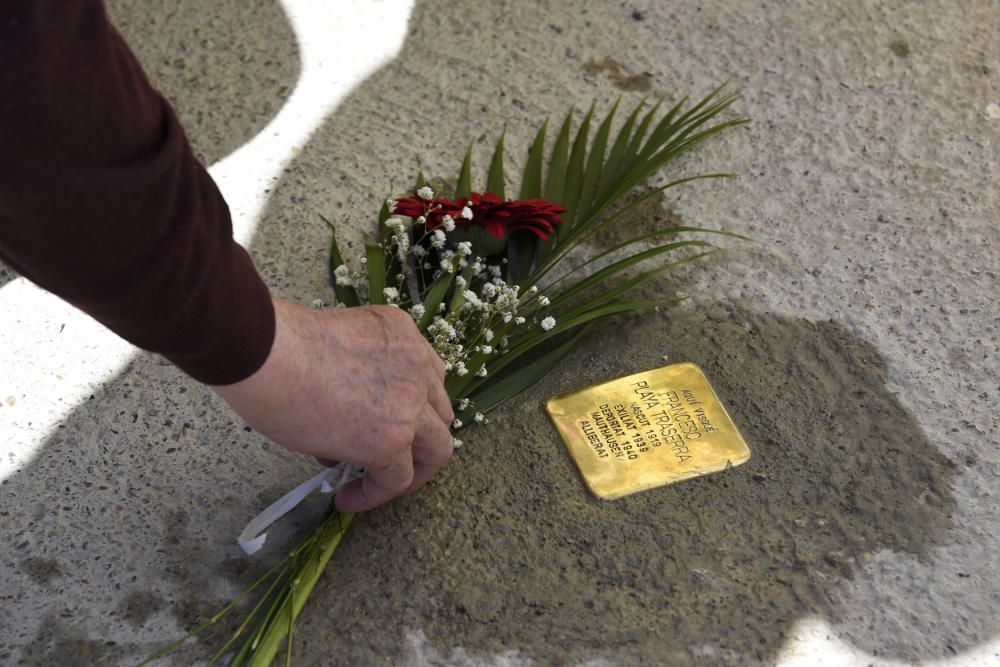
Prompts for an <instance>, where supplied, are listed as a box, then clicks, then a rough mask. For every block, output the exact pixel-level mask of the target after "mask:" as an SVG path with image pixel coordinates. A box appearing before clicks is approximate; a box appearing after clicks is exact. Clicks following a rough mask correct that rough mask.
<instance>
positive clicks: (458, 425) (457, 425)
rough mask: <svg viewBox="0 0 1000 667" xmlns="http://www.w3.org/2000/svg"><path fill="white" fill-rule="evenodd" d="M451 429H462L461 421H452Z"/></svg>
mask: <svg viewBox="0 0 1000 667" xmlns="http://www.w3.org/2000/svg"><path fill="white" fill-rule="evenodd" d="M451 427H452V428H462V420H461V419H456V420H455V421H453V422H452V423H451Z"/></svg>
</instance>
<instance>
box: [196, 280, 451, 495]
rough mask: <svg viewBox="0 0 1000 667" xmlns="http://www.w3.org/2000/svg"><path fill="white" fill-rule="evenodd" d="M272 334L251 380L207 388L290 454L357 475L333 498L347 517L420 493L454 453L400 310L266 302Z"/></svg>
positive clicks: (438, 395) (430, 362)
mask: <svg viewBox="0 0 1000 667" xmlns="http://www.w3.org/2000/svg"><path fill="white" fill-rule="evenodd" d="M274 307H275V317H276V321H277V330H276V332H275V339H274V344H273V345H272V348H271V352H270V354H269V355H268V357H267V360H266V361H265V362H264V365H263V366H262V367H261V368H260V369H259V370H258V371H257V372H256V373H254V374H253V375H251V376H250V377H248V378H246V379H245V380H241V381H240V382H236V383H234V384H230V385H225V386H213V387H212V389H213V390H215V392H216V393H218V394H219V395H220V396H222V398H223V399H225V401H226V402H227V403H229V405H230V406H232V408H233V409H234V410H236V412H237V413H239V415H240V416H241V417H243V419H244V420H246V422H247V423H248V424H250V425H251V426H253V427H254V428H255V429H257V430H258V431H259V432H260V433H262V434H263V435H265V436H267V437H268V438H270V439H271V440H274V441H275V442H277V443H278V444H280V445H282V446H283V447H286V448H288V449H290V450H292V451H296V452H301V453H303V454H311V455H312V456H315V457H317V458H319V459H321V460H333V461H347V462H349V463H357V464H359V465H363V466H364V467H365V475H364V477H362V478H361V479H357V480H354V481H353V482H350V483H349V484H347V485H346V486H344V488H342V489H341V490H340V492H339V493H338V494H337V507H338V508H340V509H341V510H342V511H345V512H360V511H363V510H367V509H371V508H372V507H375V506H377V505H380V504H382V503H384V502H386V501H388V500H391V499H392V498H394V497H396V496H399V495H403V494H408V493H411V492H413V491H414V490H416V489H417V488H419V487H420V486H422V485H423V484H424V483H425V482H426V481H427V480H428V479H430V478H431V477H432V476H433V475H434V474H435V473H436V472H437V471H438V470H439V469H440V468H441V466H443V465H444V464H445V462H447V460H448V458H449V457H450V456H451V453H452V436H451V432H450V430H449V427H450V425H451V422H452V421H453V420H454V418H455V415H454V412H453V411H452V408H451V401H450V400H449V399H448V395H447V393H445V390H444V372H445V371H444V364H443V363H442V362H441V359H440V358H439V357H438V356H437V354H436V353H435V352H434V350H433V349H432V348H431V346H430V345H429V344H428V343H427V341H426V340H425V339H424V337H423V336H422V335H421V334H420V332H419V331H418V330H417V327H416V325H415V324H414V323H413V320H412V319H411V318H410V316H409V315H407V314H406V313H405V312H404V311H402V310H400V309H398V308H392V307H390V306H366V307H361V308H339V309H329V310H322V311H317V310H311V309H309V308H305V307H303V306H298V305H295V304H293V303H289V302H287V301H283V300H281V299H274Z"/></svg>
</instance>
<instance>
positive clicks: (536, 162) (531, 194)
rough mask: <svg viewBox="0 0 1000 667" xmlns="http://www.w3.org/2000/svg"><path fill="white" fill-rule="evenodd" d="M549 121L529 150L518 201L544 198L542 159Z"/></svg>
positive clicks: (536, 136)
mask: <svg viewBox="0 0 1000 667" xmlns="http://www.w3.org/2000/svg"><path fill="white" fill-rule="evenodd" d="M548 127H549V121H547V120H546V121H545V122H544V123H542V126H541V127H540V128H538V133H537V134H536V135H535V140H534V141H532V142H531V147H530V148H529V149H528V159H527V160H526V161H525V163H524V173H523V175H522V176H521V192H520V194H519V195H518V199H537V198H539V197H541V196H542V158H543V157H544V156H545V133H546V131H547V130H548Z"/></svg>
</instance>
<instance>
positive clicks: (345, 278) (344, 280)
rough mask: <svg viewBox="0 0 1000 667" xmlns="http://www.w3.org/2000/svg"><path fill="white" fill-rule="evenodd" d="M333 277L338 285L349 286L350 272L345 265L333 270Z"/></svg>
mask: <svg viewBox="0 0 1000 667" xmlns="http://www.w3.org/2000/svg"><path fill="white" fill-rule="evenodd" d="M333 277H334V278H335V279H336V281H337V284H338V285H342V286H346V285H350V284H351V270H350V269H348V268H347V265H346V264H341V265H340V266H338V267H337V268H336V269H334V270H333Z"/></svg>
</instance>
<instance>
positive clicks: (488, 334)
mask: <svg viewBox="0 0 1000 667" xmlns="http://www.w3.org/2000/svg"><path fill="white" fill-rule="evenodd" d="M483 340H485V341H486V342H487V343H489V342H490V341H491V340H493V330H492V329H487V330H486V331H484V332H483Z"/></svg>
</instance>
